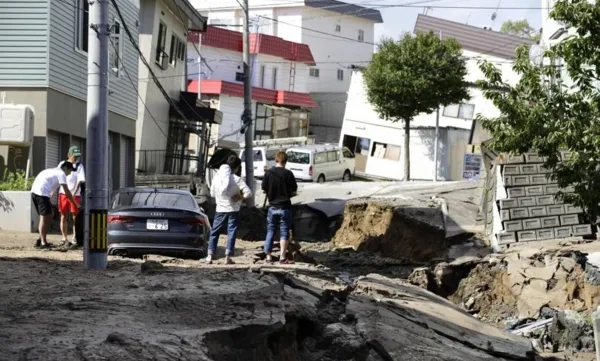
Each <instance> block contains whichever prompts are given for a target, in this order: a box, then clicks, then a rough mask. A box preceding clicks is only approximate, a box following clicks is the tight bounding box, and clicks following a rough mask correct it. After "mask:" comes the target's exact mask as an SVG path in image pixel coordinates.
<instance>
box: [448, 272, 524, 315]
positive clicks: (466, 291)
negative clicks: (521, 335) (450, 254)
mask: <svg viewBox="0 0 600 361" xmlns="http://www.w3.org/2000/svg"><path fill="white" fill-rule="evenodd" d="M449 299H450V300H451V301H452V302H454V303H455V304H457V305H459V306H461V307H463V308H465V309H466V310H468V311H469V312H470V313H473V314H476V315H477V317H478V318H480V319H481V320H482V321H484V322H489V323H494V324H500V323H503V322H504V321H505V320H507V319H511V318H512V317H514V313H515V310H516V309H517V298H516V297H515V296H514V295H513V294H512V291H511V289H510V288H509V287H508V274H507V273H506V270H505V269H504V268H503V267H502V266H500V265H494V266H492V265H490V264H489V263H488V264H479V265H477V266H476V267H475V268H474V269H473V271H472V272H471V273H470V274H469V277H466V278H465V279H463V280H462V281H461V282H460V284H459V285H458V288H457V290H456V292H454V293H453V294H452V295H450V297H449Z"/></svg>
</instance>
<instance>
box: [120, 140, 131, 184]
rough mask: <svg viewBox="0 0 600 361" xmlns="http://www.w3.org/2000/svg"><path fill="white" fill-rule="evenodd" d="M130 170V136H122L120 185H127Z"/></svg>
mask: <svg viewBox="0 0 600 361" xmlns="http://www.w3.org/2000/svg"><path fill="white" fill-rule="evenodd" d="M128 172H129V138H127V137H125V136H121V156H120V159H119V178H120V179H119V185H120V187H121V188H124V187H127V176H128Z"/></svg>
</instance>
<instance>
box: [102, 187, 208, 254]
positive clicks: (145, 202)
mask: <svg viewBox="0 0 600 361" xmlns="http://www.w3.org/2000/svg"><path fill="white" fill-rule="evenodd" d="M209 234H210V223H209V221H208V217H207V216H206V214H205V213H204V211H203V210H202V208H200V207H199V206H198V204H197V203H196V200H195V199H194V197H193V196H192V194H191V193H190V192H188V191H183V190H178V189H156V188H123V189H120V190H118V191H116V192H115V194H114V196H113V199H112V203H111V207H110V210H109V212H108V254H109V255H120V256H140V255H144V254H168V255H172V254H174V255H178V256H183V257H186V258H201V257H204V255H205V254H206V245H207V242H208V235H209Z"/></svg>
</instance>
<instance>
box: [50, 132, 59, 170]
mask: <svg viewBox="0 0 600 361" xmlns="http://www.w3.org/2000/svg"><path fill="white" fill-rule="evenodd" d="M60 161H61V157H60V136H59V135H58V134H56V133H54V132H48V135H47V136H46V168H52V167H58V163H59V162H60Z"/></svg>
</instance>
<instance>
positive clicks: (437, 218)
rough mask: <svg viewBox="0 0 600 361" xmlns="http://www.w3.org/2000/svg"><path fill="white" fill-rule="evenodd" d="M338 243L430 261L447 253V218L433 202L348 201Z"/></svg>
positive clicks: (389, 254) (388, 254)
mask: <svg viewBox="0 0 600 361" xmlns="http://www.w3.org/2000/svg"><path fill="white" fill-rule="evenodd" d="M333 242H334V244H335V245H336V246H352V248H353V249H355V250H357V251H367V252H373V253H381V254H384V255H385V256H387V257H392V258H398V259H408V260H412V261H430V260H432V259H435V258H440V257H444V256H445V254H446V252H447V245H446V240H445V229H444V219H443V214H442V211H441V210H440V207H439V206H438V205H436V204H435V203H433V202H422V201H416V200H411V201H407V200H396V199H388V198H386V199H384V198H380V199H376V200H374V199H356V200H352V201H348V202H347V203H346V206H345V209H344V218H343V223H342V225H341V227H340V229H339V230H338V231H337V233H336V234H335V237H334V239H333Z"/></svg>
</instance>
